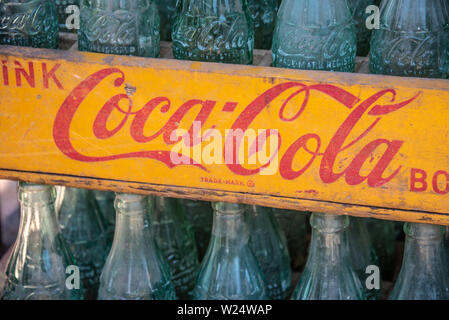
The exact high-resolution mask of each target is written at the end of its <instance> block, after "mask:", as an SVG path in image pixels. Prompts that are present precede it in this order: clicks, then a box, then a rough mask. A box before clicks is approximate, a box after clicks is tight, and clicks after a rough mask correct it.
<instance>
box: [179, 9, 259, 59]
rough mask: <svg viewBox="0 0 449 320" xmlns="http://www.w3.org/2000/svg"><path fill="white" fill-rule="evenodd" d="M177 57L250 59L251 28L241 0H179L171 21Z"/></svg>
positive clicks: (251, 44)
mask: <svg viewBox="0 0 449 320" xmlns="http://www.w3.org/2000/svg"><path fill="white" fill-rule="evenodd" d="M172 41H173V54H174V56H175V58H176V59H181V60H195V61H207V62H223V63H234V64H251V63H252V61H253V48H254V29H253V25H252V21H251V17H250V16H249V14H248V12H247V10H246V1H243V0H180V4H178V7H177V13H176V19H175V22H174V24H173V33H172Z"/></svg>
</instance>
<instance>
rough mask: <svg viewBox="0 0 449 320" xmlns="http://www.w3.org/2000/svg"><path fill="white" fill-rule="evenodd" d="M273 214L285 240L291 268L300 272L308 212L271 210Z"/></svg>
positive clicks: (303, 261)
mask: <svg viewBox="0 0 449 320" xmlns="http://www.w3.org/2000/svg"><path fill="white" fill-rule="evenodd" d="M273 212H274V216H275V217H276V220H277V221H278V223H279V225H280V227H281V230H282V231H283V235H285V237H286V239H287V245H288V252H289V256H290V261H291V265H292V268H293V270H298V271H299V270H302V267H303V266H304V264H305V262H306V250H307V223H308V221H309V216H310V212H302V211H295V210H285V209H273Z"/></svg>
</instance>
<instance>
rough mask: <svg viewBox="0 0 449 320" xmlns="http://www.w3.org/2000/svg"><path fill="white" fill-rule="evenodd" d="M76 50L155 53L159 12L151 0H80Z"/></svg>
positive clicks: (155, 55) (156, 53) (154, 55)
mask: <svg viewBox="0 0 449 320" xmlns="http://www.w3.org/2000/svg"><path fill="white" fill-rule="evenodd" d="M80 14H81V17H80V18H81V21H80V32H79V35H78V41H79V43H78V45H79V48H80V50H83V51H93V52H102V53H112V54H120V55H137V56H145V57H157V56H158V55H159V14H158V11H157V8H156V5H155V3H154V0H146V1H137V0H128V1H126V3H125V2H124V3H122V2H120V3H118V2H114V3H113V4H109V5H108V4H107V3H103V2H101V1H100V2H98V3H91V2H88V1H81V7H80Z"/></svg>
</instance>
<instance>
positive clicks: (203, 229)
mask: <svg viewBox="0 0 449 320" xmlns="http://www.w3.org/2000/svg"><path fill="white" fill-rule="evenodd" d="M178 201H179V203H178V207H179V208H180V209H181V210H183V212H184V216H185V217H186V218H187V219H188V220H189V222H190V224H191V226H192V228H193V233H194V234H195V242H196V247H197V249H198V259H199V261H201V260H202V259H203V257H204V254H205V253H206V250H207V246H208V245H209V241H210V235H211V232H212V220H213V217H214V211H213V210H212V204H211V203H210V202H208V201H200V200H187V199H179V200H178Z"/></svg>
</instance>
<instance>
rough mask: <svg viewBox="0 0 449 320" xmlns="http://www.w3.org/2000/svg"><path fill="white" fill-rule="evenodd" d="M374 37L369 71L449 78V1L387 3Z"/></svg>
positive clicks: (384, 3)
mask: <svg viewBox="0 0 449 320" xmlns="http://www.w3.org/2000/svg"><path fill="white" fill-rule="evenodd" d="M380 10H381V15H380V29H377V30H376V29H375V30H373V35H372V38H371V48H372V50H371V53H370V72H371V73H376V74H386V75H396V76H404V77H423V78H448V77H449V69H448V66H449V62H448V60H449V2H448V1H447V0H385V1H383V2H382V4H381V9H380Z"/></svg>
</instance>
